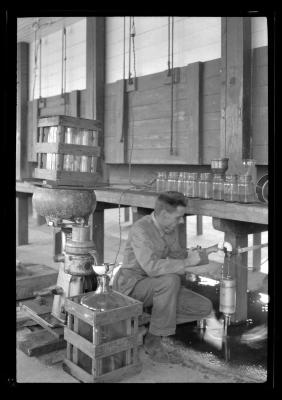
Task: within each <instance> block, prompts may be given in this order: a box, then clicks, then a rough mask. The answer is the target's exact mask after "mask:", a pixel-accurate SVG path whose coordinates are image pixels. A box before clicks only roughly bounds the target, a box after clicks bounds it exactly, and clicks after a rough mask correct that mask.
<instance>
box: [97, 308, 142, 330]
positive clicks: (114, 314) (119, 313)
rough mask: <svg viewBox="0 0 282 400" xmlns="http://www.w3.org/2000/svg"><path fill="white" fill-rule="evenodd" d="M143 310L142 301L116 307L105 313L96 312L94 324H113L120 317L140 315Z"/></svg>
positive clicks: (126, 317) (120, 318)
mask: <svg viewBox="0 0 282 400" xmlns="http://www.w3.org/2000/svg"><path fill="white" fill-rule="evenodd" d="M142 311H143V306H142V303H140V304H133V305H130V306H126V307H122V308H116V309H114V310H111V311H107V312H106V313H99V314H98V313H97V314H95V315H94V325H104V324H107V323H111V324H114V323H115V322H118V321H120V320H122V319H128V318H130V317H132V316H133V315H140V314H141V313H142Z"/></svg>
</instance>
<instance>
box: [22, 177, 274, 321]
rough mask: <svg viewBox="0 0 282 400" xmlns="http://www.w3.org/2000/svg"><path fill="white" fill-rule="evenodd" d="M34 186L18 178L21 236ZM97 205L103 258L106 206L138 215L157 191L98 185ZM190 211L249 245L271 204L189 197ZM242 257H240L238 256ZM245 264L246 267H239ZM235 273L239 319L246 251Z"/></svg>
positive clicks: (95, 222)
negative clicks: (119, 208) (121, 208)
mask: <svg viewBox="0 0 282 400" xmlns="http://www.w3.org/2000/svg"><path fill="white" fill-rule="evenodd" d="M35 188H36V187H35V186H34V185H32V184H30V183H27V182H17V183H16V192H17V202H18V204H19V206H18V208H17V213H18V215H17V224H18V226H17V232H18V236H20V235H23V234H26V232H27V226H28V221H27V218H28V213H27V204H28V203H27V198H28V196H30V195H31V194H32V193H33V192H34V190H35ZM94 190H95V194H96V198H97V207H96V209H95V212H94V214H93V218H90V220H89V222H90V223H91V224H92V226H93V229H92V231H93V240H94V242H95V243H96V246H97V251H98V254H100V257H101V260H103V259H104V240H101V238H104V210H105V209H108V208H113V207H118V205H119V204H120V205H121V206H123V207H124V206H130V207H133V209H134V210H135V219H136V218H139V217H141V216H142V215H144V214H147V213H149V212H151V210H152V209H153V208H154V204H155V200H156V197H157V193H156V192H154V191H152V190H151V191H149V190H144V189H137V188H136V189H132V187H131V188H130V187H129V186H125V185H111V186H103V187H98V188H95V189H94ZM187 215H204V216H210V217H213V226H214V228H215V229H217V230H220V231H223V232H224V233H225V240H226V241H229V242H230V243H231V244H232V246H233V248H234V249H236V248H237V247H239V246H240V247H245V246H247V245H248V234H254V235H260V234H261V232H264V231H267V230H268V207H267V205H264V204H260V203H252V204H240V203H227V202H222V201H214V200H201V199H189V201H188V205H187ZM181 230H182V233H183V235H182V236H183V237H182V240H181V242H183V243H184V245H185V243H186V226H185V225H184V226H183V227H182V229H181ZM22 242H24V243H27V238H24V240H23V239H22V238H20V237H19V240H18V243H22ZM239 257H240V258H239ZM237 264H238V265H239V264H240V265H241V264H244V265H245V266H246V268H237V267H236V265H237ZM231 273H232V275H233V276H234V277H235V278H236V280H237V304H236V313H235V315H234V318H233V321H235V322H240V321H242V320H246V318H247V277H248V270H247V253H244V254H243V255H241V256H238V258H237V256H235V262H234V266H233V270H232V271H231Z"/></svg>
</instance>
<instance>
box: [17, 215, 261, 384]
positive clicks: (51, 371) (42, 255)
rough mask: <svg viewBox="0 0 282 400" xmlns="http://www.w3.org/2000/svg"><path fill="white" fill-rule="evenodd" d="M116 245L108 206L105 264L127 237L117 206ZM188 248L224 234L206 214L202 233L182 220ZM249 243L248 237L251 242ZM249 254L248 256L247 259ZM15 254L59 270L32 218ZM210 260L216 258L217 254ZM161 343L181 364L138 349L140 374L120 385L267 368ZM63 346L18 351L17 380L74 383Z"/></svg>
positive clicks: (254, 374) (252, 377) (236, 378)
mask: <svg viewBox="0 0 282 400" xmlns="http://www.w3.org/2000/svg"><path fill="white" fill-rule="evenodd" d="M121 221H122V222H121V232H122V236H121V243H120V234H119V232H120V229H119V225H118V210H116V209H112V210H107V212H106V216H105V262H113V261H114V260H115V258H116V255H117V251H118V248H119V244H121V246H120V251H119V254H118V257H117V261H122V254H123V248H124V244H125V240H126V238H127V234H128V230H129V228H130V226H131V222H126V223H125V222H123V221H124V219H123V210H122V209H121ZM187 234H188V243H187V246H188V247H190V246H194V245H196V244H200V245H201V246H209V245H212V244H214V243H216V242H218V241H219V240H221V239H223V233H222V232H219V231H216V230H214V229H213V228H212V223H211V218H209V217H204V218H203V235H201V236H197V235H196V217H195V216H191V217H189V218H188V219H187ZM267 241H268V240H267V233H263V237H262V242H267ZM249 244H251V238H250V242H249ZM251 257H252V255H251V254H250V255H249V262H250V263H251V261H252V260H251ZM17 258H18V259H19V260H20V261H22V262H23V263H31V262H32V263H39V264H44V265H48V266H50V267H53V268H54V269H58V265H57V264H56V263H54V262H53V260H52V228H49V227H47V226H46V225H42V226H39V227H38V226H36V224H35V220H34V218H30V230H29V244H28V245H25V246H19V247H17ZM211 258H212V259H214V260H216V261H221V260H220V259H219V258H218V256H217V255H212V257H211ZM266 258H267V248H264V249H263V250H262V261H264V260H265V259H266ZM267 268H268V264H267V262H266V263H264V264H263V268H262V271H263V273H252V272H251V271H249V285H248V286H249V289H251V290H256V289H258V288H260V287H261V286H262V282H263V279H264V277H265V276H266V275H265V273H267ZM29 332H30V330H29V329H28V328H24V329H21V330H19V331H18V332H17V338H18V339H19V338H21V337H24V335H26V334H27V333H29ZM166 346H167V347H168V348H170V349H171V350H172V349H174V350H175V351H177V352H178V353H179V354H181V356H182V359H183V363H182V364H180V365H172V364H168V365H161V364H157V363H154V362H153V361H152V360H151V359H150V358H149V357H148V356H147V355H146V354H145V353H144V350H143V349H142V348H141V350H140V359H141V361H142V365H143V368H142V371H141V373H139V374H137V375H135V376H133V377H131V378H128V379H124V380H123V381H122V382H123V383H147V382H171V383H172V382H195V383H196V382H207V383H208V382H210V383H212V382H217V383H221V382H233V383H234V382H238V383H239V382H264V381H265V380H266V371H265V370H264V369H262V368H260V367H259V366H256V367H255V366H254V367H252V366H240V367H238V366H234V365H231V364H229V363H226V362H224V361H223V360H219V359H218V358H216V357H215V356H214V355H213V354H212V352H208V353H202V352H199V351H195V350H194V349H193V348H187V346H186V347H185V346H183V345H182V344H181V343H177V342H175V341H174V342H172V340H171V339H170V338H167V339H166ZM63 357H64V350H60V351H57V352H53V353H51V354H49V355H44V356H40V357H28V356H27V355H25V354H24V353H23V352H21V351H20V350H17V381H18V382H19V383H21V382H62V383H69V382H70V383H78V381H77V380H76V379H74V378H73V377H72V376H70V375H69V374H67V373H65V372H64V371H63V369H62V359H63Z"/></svg>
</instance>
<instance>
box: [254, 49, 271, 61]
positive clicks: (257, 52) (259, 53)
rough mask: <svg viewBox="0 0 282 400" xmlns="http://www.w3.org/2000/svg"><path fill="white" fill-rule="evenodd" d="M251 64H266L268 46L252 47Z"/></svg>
mask: <svg viewBox="0 0 282 400" xmlns="http://www.w3.org/2000/svg"><path fill="white" fill-rule="evenodd" d="M253 64H254V65H256V66H265V65H268V46H262V47H257V48H255V49H253Z"/></svg>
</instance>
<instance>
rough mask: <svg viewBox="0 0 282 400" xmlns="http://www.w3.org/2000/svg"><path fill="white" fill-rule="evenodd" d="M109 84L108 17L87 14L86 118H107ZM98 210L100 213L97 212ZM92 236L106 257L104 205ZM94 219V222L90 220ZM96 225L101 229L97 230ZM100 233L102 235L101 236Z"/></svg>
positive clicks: (102, 165)
mask: <svg viewBox="0 0 282 400" xmlns="http://www.w3.org/2000/svg"><path fill="white" fill-rule="evenodd" d="M104 86H105V17H88V18H86V99H85V103H86V108H85V114H86V118H89V119H97V120H99V121H102V122H103V121H104ZM103 134H104V132H103V131H102V132H100V134H99V140H98V145H99V146H100V147H101V155H100V158H99V159H98V164H97V172H98V173H101V174H102V176H103V180H104V181H106V177H107V171H106V166H105V163H104V137H103ZM96 214H97V215H96ZM92 222H93V225H92V229H93V231H92V238H93V240H94V242H95V244H96V246H97V251H98V253H99V257H100V260H103V259H104V209H100V210H98V208H97V209H96V210H95V211H94V214H93V221H92ZM90 223H91V222H90ZM95 229H97V230H98V231H97V232H95ZM99 235H100V236H99Z"/></svg>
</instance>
